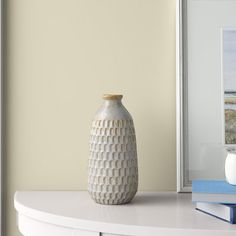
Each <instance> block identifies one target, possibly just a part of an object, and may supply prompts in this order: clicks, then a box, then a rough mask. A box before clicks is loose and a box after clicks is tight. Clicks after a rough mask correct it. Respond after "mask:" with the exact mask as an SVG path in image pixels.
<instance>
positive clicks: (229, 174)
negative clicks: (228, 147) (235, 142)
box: [225, 150, 236, 185]
mask: <svg viewBox="0 0 236 236" xmlns="http://www.w3.org/2000/svg"><path fill="white" fill-rule="evenodd" d="M225 178H226V180H227V182H228V183H229V184H233V185H236V151H235V150H234V151H229V152H228V154H227V157H226V160H225Z"/></svg>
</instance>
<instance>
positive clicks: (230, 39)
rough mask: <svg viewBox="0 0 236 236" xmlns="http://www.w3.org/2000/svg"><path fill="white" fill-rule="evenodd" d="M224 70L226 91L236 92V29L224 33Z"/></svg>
mask: <svg viewBox="0 0 236 236" xmlns="http://www.w3.org/2000/svg"><path fill="white" fill-rule="evenodd" d="M223 68H224V69H223V76H224V89H225V91H235V92H236V29H235V30H224V31H223Z"/></svg>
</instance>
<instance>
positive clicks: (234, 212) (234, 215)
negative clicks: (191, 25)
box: [230, 207, 236, 224]
mask: <svg viewBox="0 0 236 236" xmlns="http://www.w3.org/2000/svg"><path fill="white" fill-rule="evenodd" d="M230 223H231V224H236V208H235V207H230Z"/></svg>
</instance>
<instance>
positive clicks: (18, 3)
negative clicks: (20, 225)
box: [4, 0, 176, 236]
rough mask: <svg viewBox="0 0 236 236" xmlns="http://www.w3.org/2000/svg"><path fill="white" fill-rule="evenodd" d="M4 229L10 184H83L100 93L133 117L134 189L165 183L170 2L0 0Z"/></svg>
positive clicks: (170, 144) (171, 89)
mask: <svg viewBox="0 0 236 236" xmlns="http://www.w3.org/2000/svg"><path fill="white" fill-rule="evenodd" d="M4 12H5V27H6V28H5V35H4V39H5V44H4V45H5V49H6V54H5V62H6V69H5V77H4V79H5V88H4V90H5V93H6V154H5V156H4V160H5V166H4V169H5V207H6V209H5V214H6V229H7V234H6V235H7V236H16V235H20V234H19V233H18V231H17V229H16V226H15V211H14V208H13V194H14V192H15V191H16V190H26V189H27V190H39V189H41V190H55V189H60V190H69V189H72V190H79V189H82V190H83V189H86V179H87V171H86V165H87V159H88V139H89V130H90V123H91V119H92V117H93V115H94V113H95V111H96V110H97V108H98V107H99V106H100V104H101V102H102V100H101V95H102V94H103V93H107V92H119V93H122V94H124V99H123V102H124V105H125V106H126V107H127V109H128V110H129V111H130V113H131V114H132V116H133V118H134V122H135V126H136V132H137V141H138V158H139V174H140V178H139V179H140V185H139V189H140V190H175V188H176V170H175V169H176V161H175V0H99V1H97V0H67V1H65V0H40V1H39V0H5V2H4Z"/></svg>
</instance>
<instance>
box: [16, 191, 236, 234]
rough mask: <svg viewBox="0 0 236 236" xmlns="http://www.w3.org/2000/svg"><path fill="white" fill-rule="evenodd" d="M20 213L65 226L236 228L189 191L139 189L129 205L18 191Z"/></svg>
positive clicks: (66, 194)
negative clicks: (198, 204) (203, 208)
mask: <svg viewBox="0 0 236 236" xmlns="http://www.w3.org/2000/svg"><path fill="white" fill-rule="evenodd" d="M14 203H15V208H16V210H17V212H18V213H19V214H23V215H26V216H29V217H31V218H34V219H37V220H41V221H44V222H48V223H54V224H63V225H64V226H68V227H69V226H71V227H72V226H73V227H76V226H77V225H78V226H79V225H81V223H85V222H87V223H88V222H90V223H94V224H101V223H103V224H112V225H118V226H119V225H123V226H124V225H125V226H133V227H159V228H175V229H193V230H197V229H200V230H202V229H205V230H206V229H207V230H224V231H228V230H229V231H232V230H235V233H236V225H231V224H229V223H227V222H224V221H221V220H219V219H216V218H214V217H211V216H209V215H207V214H204V213H201V212H199V211H196V210H195V208H194V207H195V206H194V204H193V203H192V202H191V194H190V193H174V192H139V193H138V194H137V195H136V196H135V198H134V199H133V201H132V202H131V203H130V204H126V205H113V206H109V205H100V204H96V203H95V202H94V201H93V200H92V199H91V198H90V196H89V194H88V193H87V192H85V191H28V192H27V191H24V192H16V194H15V198H14Z"/></svg>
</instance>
